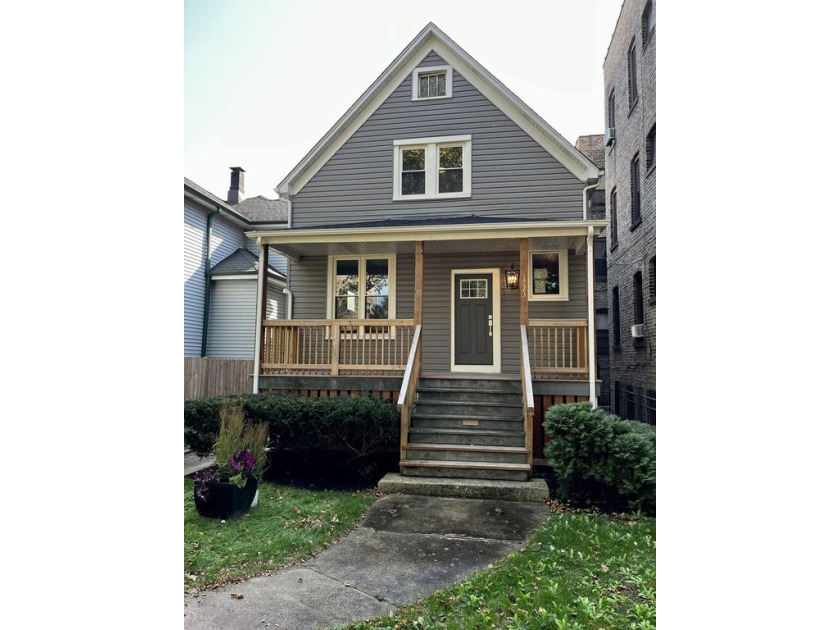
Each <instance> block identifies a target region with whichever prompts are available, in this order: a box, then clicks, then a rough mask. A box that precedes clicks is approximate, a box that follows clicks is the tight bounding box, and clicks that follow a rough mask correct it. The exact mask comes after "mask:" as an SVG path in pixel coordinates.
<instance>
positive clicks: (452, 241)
mask: <svg viewBox="0 0 840 630" xmlns="http://www.w3.org/2000/svg"><path fill="white" fill-rule="evenodd" d="M606 225H607V222H606V221H604V220H593V221H574V222H572V221H565V222H560V221H529V222H522V223H495V224H478V225H476V224H463V225H459V224H455V225H446V226H442V225H437V226H431V225H429V226H423V227H418V226H411V227H408V226H406V227H366V228H362V227H359V228H353V227H341V228H338V229H293V230H278V231H271V232H256V231H255V232H248V233H247V235H248V236H249V237H250V238H256V239H259V240H260V241H261V242H262V243H263V244H266V245H269V246H271V248H272V249H274V250H275V251H278V252H280V253H282V254H285V255H286V256H289V257H290V258H292V259H293V260H300V259H301V258H304V257H307V256H328V255H341V254H362V255H364V254H383V253H388V254H390V253H396V254H411V253H413V252H414V243H415V241H423V242H424V243H425V251H426V253H427V254H457V253H478V252H488V251H499V252H512V251H518V250H519V239H521V238H530V239H531V248H532V249H570V250H574V251H576V252H578V253H580V252H582V251H585V248H586V235H587V233H588V231H589V228H590V227H591V228H594V233H595V236H598V235H599V234H600V233H601V231H602V230H603V229H604V228H605V227H606Z"/></svg>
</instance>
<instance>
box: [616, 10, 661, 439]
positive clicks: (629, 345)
mask: <svg viewBox="0 0 840 630" xmlns="http://www.w3.org/2000/svg"><path fill="white" fill-rule="evenodd" d="M655 25H656V2H655V1H654V0H625V2H624V4H623V5H622V7H621V12H620V14H619V17H618V21H617V23H616V27H615V32H614V33H613V37H612V41H611V42H610V47H609V49H608V51H607V56H606V59H605V60H604V88H605V92H604V94H605V109H606V123H607V131H606V134H605V136H604V141H605V145H606V157H605V170H606V192H607V210H608V214H609V219H610V228H609V230H607V243H608V247H607V275H608V278H609V280H608V284H609V292H610V306H609V309H610V320H611V321H610V329H611V330H610V336H611V343H610V378H611V381H612V383H611V389H612V393H613V396H612V411H613V412H614V413H616V414H617V415H619V416H621V417H623V418H628V419H632V420H640V421H643V422H647V423H649V424H656V26H655ZM608 385H609V384H608V383H607V382H606V381H605V386H608Z"/></svg>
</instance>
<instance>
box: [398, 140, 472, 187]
mask: <svg viewBox="0 0 840 630" xmlns="http://www.w3.org/2000/svg"><path fill="white" fill-rule="evenodd" d="M471 170H472V136H451V137H446V138H411V139H407V140H394V200H395V201H397V200H407V199H449V198H456V197H469V196H470V194H472V174H471Z"/></svg>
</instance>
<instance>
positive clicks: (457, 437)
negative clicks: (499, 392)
mask: <svg viewBox="0 0 840 630" xmlns="http://www.w3.org/2000/svg"><path fill="white" fill-rule="evenodd" d="M408 442H409V444H414V443H417V442H420V443H426V444H429V443H431V444H465V445H470V444H472V445H476V446H523V445H524V444H525V431H524V430H523V429H522V428H520V429H519V430H515V431H505V430H488V429H477V428H474V427H461V428H456V429H446V428H433V427H411V428H410V429H409V430H408Z"/></svg>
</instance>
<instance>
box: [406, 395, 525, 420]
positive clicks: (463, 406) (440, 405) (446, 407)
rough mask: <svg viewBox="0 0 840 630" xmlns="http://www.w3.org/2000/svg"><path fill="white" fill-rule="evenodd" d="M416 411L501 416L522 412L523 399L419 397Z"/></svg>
mask: <svg viewBox="0 0 840 630" xmlns="http://www.w3.org/2000/svg"><path fill="white" fill-rule="evenodd" d="M414 410H415V412H421V413H456V414H461V415H468V414H474V413H478V414H483V415H488V416H491V415H499V416H515V415H518V414H521V413H522V401H521V400H520V401H519V402H513V403H510V402H500V401H495V400H489V401H487V400H438V399H433V400H430V399H428V398H418V399H417V401H416V403H415V407H414Z"/></svg>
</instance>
